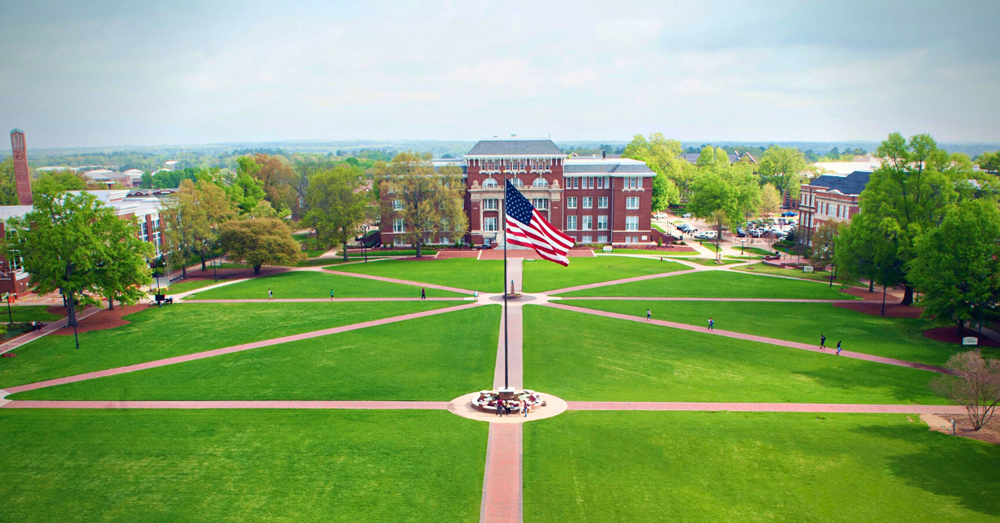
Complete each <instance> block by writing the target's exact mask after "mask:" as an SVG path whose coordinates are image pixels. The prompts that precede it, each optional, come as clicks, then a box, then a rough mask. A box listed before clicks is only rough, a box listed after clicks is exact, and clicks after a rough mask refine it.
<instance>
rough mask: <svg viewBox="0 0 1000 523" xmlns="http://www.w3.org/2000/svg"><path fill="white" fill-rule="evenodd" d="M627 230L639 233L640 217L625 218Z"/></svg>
mask: <svg viewBox="0 0 1000 523" xmlns="http://www.w3.org/2000/svg"><path fill="white" fill-rule="evenodd" d="M625 230H626V231H638V230H639V217H638V216H626V217H625Z"/></svg>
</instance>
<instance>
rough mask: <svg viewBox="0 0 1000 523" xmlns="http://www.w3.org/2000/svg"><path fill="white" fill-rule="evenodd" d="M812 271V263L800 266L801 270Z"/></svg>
mask: <svg viewBox="0 0 1000 523" xmlns="http://www.w3.org/2000/svg"><path fill="white" fill-rule="evenodd" d="M812 271H813V266H812V265H806V266H805V267H802V272H812Z"/></svg>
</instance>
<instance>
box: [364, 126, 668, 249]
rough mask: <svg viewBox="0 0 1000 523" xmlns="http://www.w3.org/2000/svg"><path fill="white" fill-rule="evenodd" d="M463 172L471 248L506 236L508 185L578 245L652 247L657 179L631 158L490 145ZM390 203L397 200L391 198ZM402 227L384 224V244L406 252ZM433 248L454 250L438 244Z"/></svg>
mask: <svg viewBox="0 0 1000 523" xmlns="http://www.w3.org/2000/svg"><path fill="white" fill-rule="evenodd" d="M445 163H451V164H458V165H460V166H461V167H462V169H463V172H464V177H465V183H466V194H465V202H464V208H465V212H466V215H467V217H468V219H469V232H468V234H467V235H466V237H465V241H466V242H471V243H473V244H476V245H492V244H494V243H496V241H497V240H498V235H500V234H501V232H500V231H502V230H503V221H502V220H503V188H504V177H505V176H506V178H507V179H509V180H511V183H513V184H514V185H515V186H517V188H518V189H519V190H520V191H521V193H522V194H524V197H525V198H527V199H528V200H530V201H531V202H532V204H533V205H534V206H535V208H536V209H537V210H538V212H539V213H540V214H541V215H543V216H545V217H546V219H547V220H548V221H549V222H550V223H552V224H553V225H555V226H556V227H558V228H559V229H561V230H562V231H563V232H565V233H566V234H568V235H569V236H571V237H573V238H574V239H575V240H576V241H577V243H579V244H590V243H593V244H609V243H614V244H641V243H651V242H652V241H653V240H652V234H651V232H650V217H651V208H652V192H653V180H652V178H653V176H654V175H655V173H654V172H653V171H652V170H651V169H650V168H649V167H647V166H646V164H645V163H644V162H641V161H638V160H631V159H627V158H567V157H566V155H565V154H563V152H562V151H561V150H560V149H559V147H557V146H556V144H555V143H553V142H552V140H525V139H516V138H511V139H491V140H481V141H480V142H478V143H477V144H476V145H475V146H474V147H473V148H472V149H471V150H470V151H469V153H468V154H466V155H465V158H464V159H463V160H458V161H450V162H449V161H438V162H435V164H436V165H439V164H445ZM386 197H387V198H388V197H391V196H386ZM403 228H404V224H403V223H402V220H401V219H398V218H396V217H395V216H383V217H382V221H381V233H382V239H383V243H385V244H392V245H404V244H405V241H406V240H405V239H404V238H403V237H402V235H401V233H402V231H403ZM429 240H430V241H429V242H428V243H431V244H433V243H441V244H448V243H453V241H454V239H453V238H447V237H438V238H434V239H429Z"/></svg>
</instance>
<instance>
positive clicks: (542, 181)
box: [531, 176, 549, 187]
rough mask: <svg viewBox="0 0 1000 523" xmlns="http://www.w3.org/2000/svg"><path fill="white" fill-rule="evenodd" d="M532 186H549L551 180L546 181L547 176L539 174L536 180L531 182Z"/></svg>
mask: <svg viewBox="0 0 1000 523" xmlns="http://www.w3.org/2000/svg"><path fill="white" fill-rule="evenodd" d="M531 186H532V187H548V186H549V182H548V181H546V180H545V178H542V177H541V176H539V177H538V178H535V181H533V182H531Z"/></svg>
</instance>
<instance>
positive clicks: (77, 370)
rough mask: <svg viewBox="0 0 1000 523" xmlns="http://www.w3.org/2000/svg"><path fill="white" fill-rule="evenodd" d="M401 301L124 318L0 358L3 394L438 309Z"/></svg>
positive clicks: (225, 308) (215, 307)
mask: <svg viewBox="0 0 1000 523" xmlns="http://www.w3.org/2000/svg"><path fill="white" fill-rule="evenodd" d="M452 305H454V303H449V302H419V301H417V302H403V303H281V304H271V303H233V304H205V305H201V304H192V303H177V304H174V305H167V306H165V307H163V308H156V307H151V308H148V309H145V310H143V311H141V312H138V313H135V314H130V315H128V316H125V319H126V320H129V321H131V322H132V323H131V324H129V325H123V326H121V327H117V328H114V329H109V330H103V331H93V332H86V333H81V334H80V347H81V348H80V350H76V349H75V348H74V344H73V337H72V336H52V335H50V336H46V337H44V338H40V339H38V340H35V341H33V342H31V343H29V344H27V345H25V346H23V347H20V348H18V349H17V351H16V352H17V357H16V358H3V359H0V388H4V387H10V386H14V385H22V384H25V383H34V382H36V381H42V380H46V379H51V378H60V377H63V376H72V375H74V374H81V373H84V372H91V371H95V370H102V369H109V368H114V367H120V366H123V365H131V364H134V363H141V362H144V361H152V360H156V359H160V358H169V357H172V356H179V355H181V354H190V353H193V352H201V351H206V350H211V349H218V348H222V347H228V346H231V345H239V344H241V343H249V342H253V341H260V340H266V339H270V338H277V337H280V336H287V335H290V334H298V333H302V332H309V331H314V330H319V329H326V328H330V327H337V326H340V325H349V324H352V323H359V322H363V321H368V320H373V319H377V318H386V317H390V316H398V315H400V314H408V313H412V312H419V311H424V310H430V309H437V308H441V307H448V306H452Z"/></svg>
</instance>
